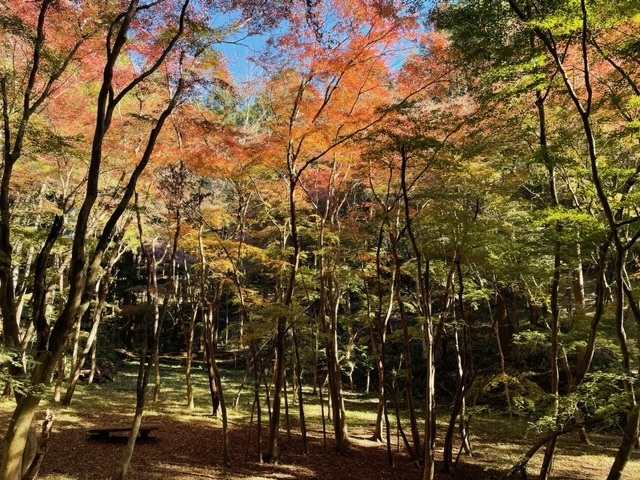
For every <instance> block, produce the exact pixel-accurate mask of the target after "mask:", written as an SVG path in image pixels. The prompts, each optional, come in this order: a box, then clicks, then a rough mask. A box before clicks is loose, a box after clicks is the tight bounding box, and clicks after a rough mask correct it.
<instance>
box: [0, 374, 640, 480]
mask: <svg viewBox="0 0 640 480" xmlns="http://www.w3.org/2000/svg"><path fill="white" fill-rule="evenodd" d="M238 363H240V362H238ZM161 370H162V381H163V383H162V385H163V386H162V390H161V392H160V397H159V401H158V402H155V403H152V402H149V404H148V407H147V409H146V411H145V417H144V421H143V423H144V424H147V425H157V426H159V429H158V430H156V431H153V432H152V433H151V438H149V439H146V440H142V439H141V440H139V441H138V442H137V444H136V447H135V452H134V456H133V460H132V463H131V467H130V471H129V472H130V473H129V478H130V479H132V480H147V479H149V480H160V479H171V480H186V479H224V480H247V479H281V480H288V479H292V480H293V479H300V480H311V479H323V480H334V479H335V480H342V479H360V478H362V479H367V480H382V479H389V480H391V479H394V480H395V479H398V480H414V479H415V480H418V479H421V478H422V470H421V468H419V467H417V466H416V465H415V464H414V463H411V462H410V461H409V457H408V455H407V454H406V453H405V452H404V448H403V447H402V445H401V440H400V441H398V440H399V439H398V437H397V432H395V430H394V432H393V433H394V434H393V436H392V446H393V451H392V454H393V460H394V467H390V466H389V463H388V458H387V449H386V445H385V444H381V443H376V442H373V441H371V440H368V436H370V434H371V431H372V425H373V423H374V420H375V405H376V399H375V398H374V397H373V396H365V395H363V394H355V393H349V392H347V393H346V408H347V420H348V423H349V434H350V438H351V443H350V449H349V451H348V453H347V454H346V455H338V454H336V453H334V452H333V450H332V440H331V428H330V425H327V440H326V447H325V443H324V440H323V433H322V420H321V418H322V416H321V411H320V402H319V401H318V400H317V398H316V397H314V396H313V395H312V394H311V393H310V392H309V393H308V394H307V392H305V397H306V402H307V403H306V404H305V415H306V417H307V423H308V429H309V442H308V452H309V453H308V454H307V455H304V454H303V445H302V440H301V436H300V434H299V425H298V423H297V418H298V415H297V405H291V404H290V405H289V407H290V410H291V416H290V427H291V438H290V439H289V438H288V435H287V431H286V419H285V418H284V416H283V419H282V429H281V434H280V445H281V449H280V450H281V455H280V459H281V463H280V464H279V465H268V464H261V463H259V462H258V461H257V460H258V458H257V448H256V429H255V423H254V426H253V428H252V429H251V431H250V430H249V415H250V409H251V403H252V402H251V397H252V394H251V392H250V391H249V390H248V389H247V388H245V389H244V390H242V393H241V395H240V401H239V408H238V409H237V410H236V409H234V408H233V407H232V406H231V408H229V419H230V431H229V440H230V445H231V457H232V458H231V461H232V465H231V467H224V466H223V462H222V426H221V422H220V420H218V419H215V418H213V417H211V415H210V403H209V396H208V389H207V383H206V376H205V375H204V373H203V371H202V370H197V371H196V372H195V374H194V377H195V378H194V380H195V384H196V385H195V386H196V397H195V398H196V408H195V409H194V410H189V409H187V408H185V407H184V388H183V386H182V385H183V382H182V366H181V365H180V363H179V362H171V363H170V364H165V365H163V366H162V369H161ZM223 375H224V377H225V378H224V380H225V383H224V385H227V386H228V388H227V389H226V392H225V398H226V399H227V402H228V403H229V404H233V403H234V401H235V398H236V395H237V393H238V389H239V385H240V383H241V381H242V371H238V370H234V369H224V370H223ZM134 405H135V367H134V366H133V365H132V366H130V367H129V368H125V369H124V370H123V371H121V372H120V373H118V375H117V376H116V378H115V381H113V382H110V383H104V384H94V385H90V386H85V385H79V386H78V389H77V391H76V395H75V397H74V401H73V403H72V405H71V406H69V407H63V406H60V405H59V404H54V403H53V402H49V401H47V400H43V402H42V408H41V413H40V415H39V418H40V419H41V418H42V417H43V416H44V411H45V409H46V408H50V409H51V410H52V411H53V412H54V414H55V415H56V420H55V424H54V429H53V434H52V437H51V440H50V444H49V450H48V452H47V454H46V457H45V460H44V462H43V464H42V468H41V470H40V478H42V479H45V480H71V479H73V480H85V479H87V480H89V479H90V480H94V479H96V480H97V479H108V478H110V477H111V476H112V475H113V474H114V472H115V471H116V469H117V467H118V465H119V464H120V462H121V458H122V455H123V451H124V446H125V443H126V438H125V437H122V438H118V437H115V438H109V439H107V440H96V439H92V438H91V437H90V436H89V435H88V430H89V429H90V428H94V427H104V426H113V425H128V424H129V423H130V418H131V415H132V414H133V410H134ZM12 408H13V402H3V403H0V428H1V430H0V432H2V433H4V431H5V430H6V426H7V422H8V419H9V416H10V413H11V411H12ZM325 413H326V409H325ZM263 417H266V411H265V412H264V413H263ZM390 420H392V419H391V418H390ZM442 422H443V424H442V425H439V426H438V429H439V431H440V432H442V431H443V430H444V422H445V419H444V418H442ZM266 430H267V427H266V426H263V437H264V438H265V441H264V442H263V449H264V446H265V445H266V433H267V432H266ZM536 437H537V434H536V433H535V432H531V431H529V430H528V424H527V422H526V421H525V420H523V419H518V420H508V419H507V418H505V417H499V416H491V417H486V416H483V417H480V415H478V416H477V417H474V418H473V420H472V422H471V439H472V446H473V448H474V456H473V457H468V456H466V455H464V454H463V455H461V456H460V458H459V462H458V465H457V468H456V471H455V474H453V475H444V474H437V475H436V479H438V480H440V479H460V480H491V479H498V478H499V477H500V476H501V475H502V473H503V472H504V471H505V469H508V468H509V467H510V466H512V465H513V464H515V463H516V462H517V461H518V459H520V458H521V456H522V455H523V453H524V452H525V451H526V450H527V449H528V448H529V447H530V446H531V445H532V443H533V442H534V440H535V438H536ZM590 438H591V441H592V442H593V445H592V446H586V445H583V444H580V443H579V440H578V438H577V435H575V436H574V434H569V435H567V436H563V437H561V438H560V440H559V442H558V452H557V455H556V461H555V464H554V473H553V478H554V479H558V480H561V479H564V480H586V479H602V478H605V477H606V475H607V472H608V470H609V467H610V466H611V463H612V459H613V455H614V454H615V452H616V449H617V446H618V444H619V442H620V438H621V437H620V435H615V434H612V433H610V432H609V433H608V434H592V435H591V436H590ZM438 447H440V449H438V450H437V454H438V455H439V454H441V442H438ZM541 453H542V452H539V453H538V455H537V456H536V457H534V459H533V460H532V461H531V462H530V466H529V469H528V470H529V473H530V474H535V472H536V469H537V468H539V465H540V460H541V459H540V456H541ZM623 478H626V479H629V480H631V479H637V478H640V452H638V451H634V453H633V457H632V460H631V461H630V462H629V464H628V466H627V468H626V470H625V475H624V476H623Z"/></svg>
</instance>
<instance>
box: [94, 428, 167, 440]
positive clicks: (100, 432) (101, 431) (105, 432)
mask: <svg viewBox="0 0 640 480" xmlns="http://www.w3.org/2000/svg"><path fill="white" fill-rule="evenodd" d="M158 428H159V427H158V426H157V425H141V426H140V430H139V432H138V435H139V436H140V438H149V434H150V433H151V432H152V431H153V430H157V429H158ZM129 432H131V427H96V428H90V429H89V435H90V436H91V437H93V438H101V439H105V438H109V435H110V434H112V433H127V434H129Z"/></svg>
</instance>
